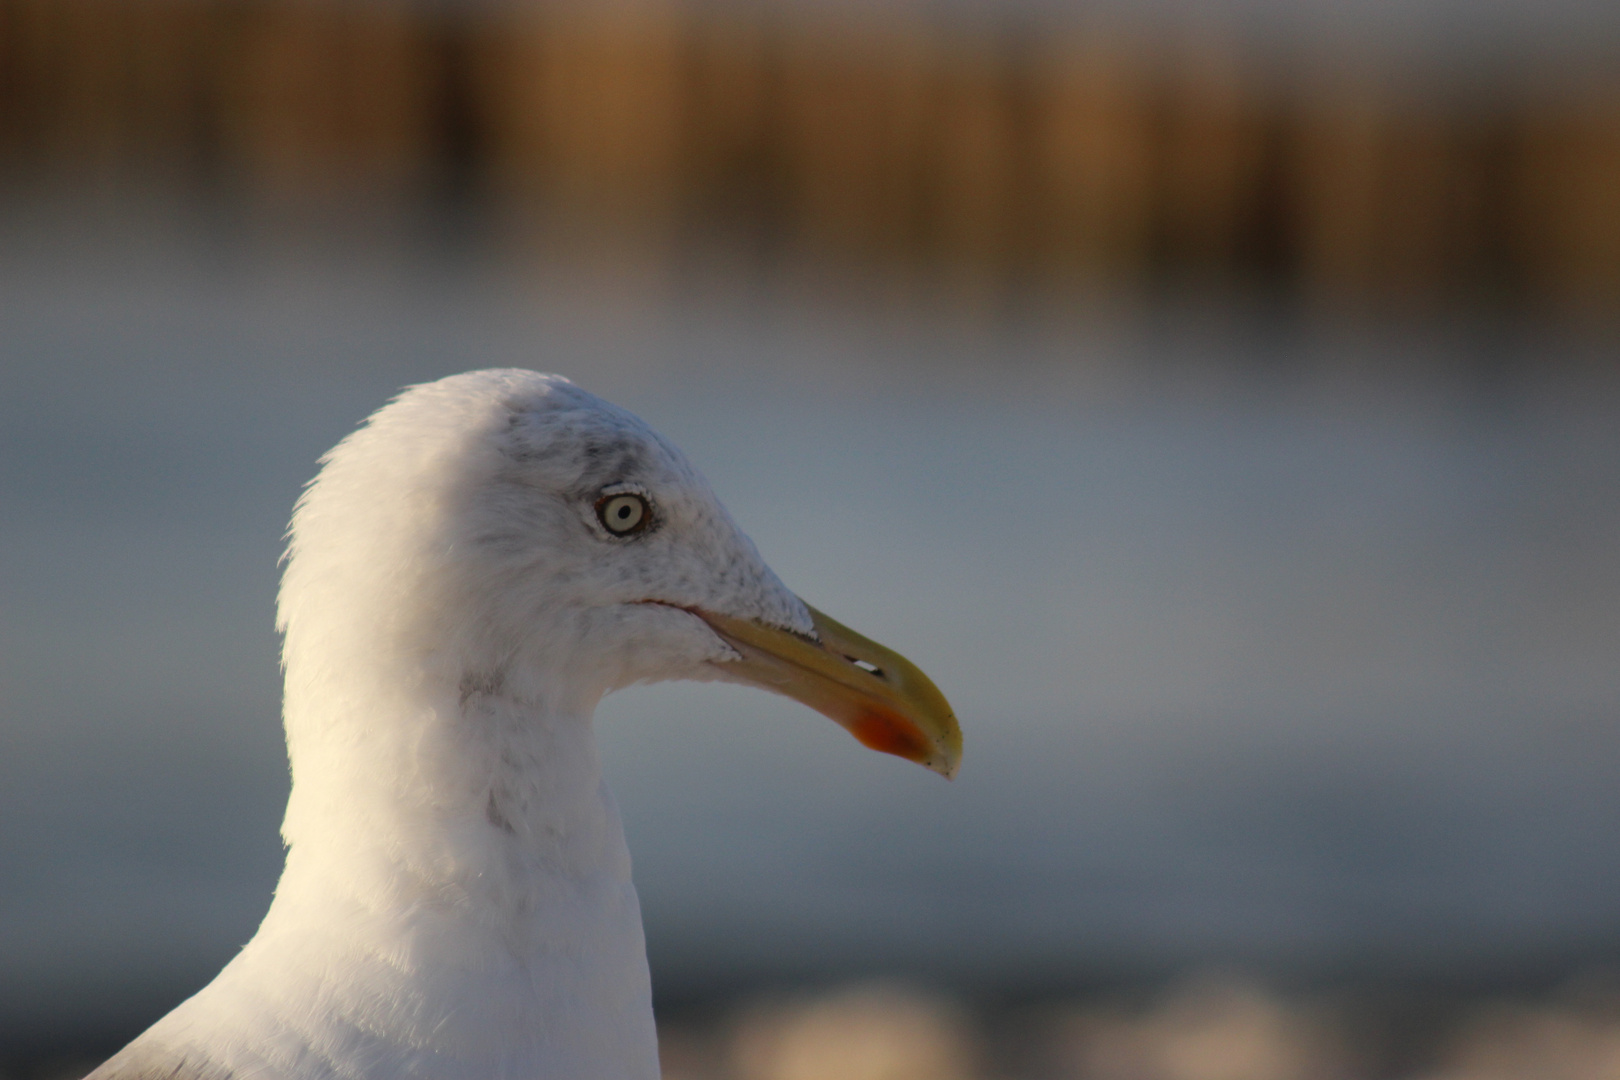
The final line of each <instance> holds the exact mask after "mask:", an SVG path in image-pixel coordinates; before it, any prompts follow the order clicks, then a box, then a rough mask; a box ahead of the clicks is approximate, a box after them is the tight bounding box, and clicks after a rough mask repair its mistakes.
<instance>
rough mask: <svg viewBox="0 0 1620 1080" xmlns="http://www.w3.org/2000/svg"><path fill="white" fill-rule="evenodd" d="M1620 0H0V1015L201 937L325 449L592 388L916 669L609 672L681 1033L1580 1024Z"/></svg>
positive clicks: (1316, 1045)
mask: <svg viewBox="0 0 1620 1080" xmlns="http://www.w3.org/2000/svg"><path fill="white" fill-rule="evenodd" d="M1617 360H1620V6H1617V5H1614V4H1612V3H1602V2H1597V0H1590V2H1589V0H1542V2H1540V3H1532V2H1530V0H1492V2H1488V3H1481V2H1477V0H1476V2H1464V0H1426V2H1416V0H1414V2H1406V3H1398V2H1395V0H1347V2H1341V3H1338V4H1322V3H1316V2H1314V0H1295V2H1288V0H1220V2H1214V0H1211V2H1207V3H1196V4H1195V3H1190V2H1186V0H1151V2H1140V3H1130V4H1127V3H1124V2H1123V0H1119V2H1111V0H1096V2H1092V3H1085V4H1080V3H1059V2H1057V0H1001V2H998V3H989V2H984V3H979V2H974V0H957V2H940V3H922V2H914V0H881V2H879V0H869V2H868V3H865V4H850V3H841V2H838V0H779V2H759V3H750V4H742V3H736V4H727V3H722V2H718V0H716V2H714V3H703V2H700V0H691V2H688V3H664V2H652V0H647V2H637V0H622V2H609V0H602V2H596V3H590V2H584V0H581V2H578V3H571V4H570V3H548V4H540V3H536V2H533V0H483V2H474V0H467V2H465V3H450V2H444V3H434V4H429V3H411V2H408V0H0V1077H3V1078H5V1080H61V1078H64V1077H68V1076H76V1075H81V1074H82V1073H83V1072H84V1071H86V1070H87V1068H88V1067H89V1065H91V1064H93V1063H94V1062H95V1061H98V1060H99V1058H100V1056H102V1055H105V1054H106V1053H109V1052H110V1051H112V1050H113V1049H116V1048H117V1047H118V1046H119V1045H121V1044H122V1042H123V1041H125V1040H127V1039H128V1038H130V1037H132V1036H133V1035H134V1034H136V1033H138V1032H139V1031H140V1030H141V1029H142V1028H143V1027H144V1026H146V1025H147V1024H149V1023H150V1022H151V1021H152V1020H154V1019H156V1018H157V1017H158V1016H160V1015H161V1014H162V1013H164V1012H166V1011H167V1010H168V1009H169V1008H170V1007H172V1006H173V1005H174V1004H175V1003H177V1002H178V1001H179V1000H181V999H183V998H184V997H186V996H187V995H189V994H190V993H192V992H193V991H195V990H196V989H197V988H199V987H200V986H202V985H203V984H204V983H206V982H207V980H208V979H209V978H211V977H212V975H213V974H214V972H216V971H217V970H218V968H219V967H220V966H221V965H222V964H223V963H224V962H225V961H226V960H227V959H229V957H230V956H231V955H233V953H234V951H235V950H236V949H237V948H239V947H240V945H241V944H242V943H243V942H244V941H246V940H247V938H248V937H249V936H251V934H252V933H253V930H254V928H255V927H256V925H257V922H258V920H259V918H260V917H261V916H262V915H263V913H264V911H265V909H266V907H267V906H268V903H269V898H270V892H271V889H272V888H273V886H274V883H275V880H276V877H277V874H278V871H279V868H280V862H281V847H280V841H279V838H278V836H277V831H276V830H277V826H278V823H279V817H280V811H281V809H282V805H283V802H284V800H285V796H286V788H287V781H286V765H285V757H284V753H283V749H282V745H281V731H280V724H279V718H278V708H279V677H278V670H277V658H276V649H277V640H276V637H275V635H274V633H273V630H272V625H271V623H272V606H273V598H274V590H275V583H276V573H277V569H276V560H277V557H278V555H279V553H280V546H281V534H282V530H283V528H284V526H285V522H286V519H287V516H288V514H289V511H290V508H291V505H292V502H293V500H294V499H295V498H296V496H297V493H298V491H299V487H300V485H301V484H302V483H303V482H304V481H305V480H307V479H308V478H309V477H310V475H312V473H313V471H314V468H315V464H314V463H315V460H316V458H317V457H318V456H319V455H320V453H321V452H322V451H324V450H325V449H326V448H328V447H329V446H331V445H332V444H333V443H334V442H336V441H337V440H338V439H339V438H341V437H342V436H343V435H344V434H345V433H346V432H347V431H349V430H351V429H352V427H353V426H354V425H355V424H356V423H357V422H358V421H359V420H360V419H362V418H363V417H364V416H365V415H366V414H367V413H369V412H370V411H372V410H373V409H375V408H376V407H377V406H379V405H380V404H381V403H382V402H384V401H385V400H387V398H388V397H389V396H390V395H391V394H393V393H394V392H396V391H397V390H398V389H399V388H400V387H401V386H404V385H407V384H410V383H413V382H419V381H422V380H427V379H432V378H436V377H439V376H442V375H445V374H449V373H452V372H455V371H461V370H465V369H469V368H475V367H485V366H495V365H517V366H525V367H534V368H539V369H542V370H553V371H558V372H561V373H563V374H566V375H568V376H570V377H571V378H573V379H575V381H577V382H579V383H581V384H583V385H584V386H585V387H587V388H588V389H591V390H593V391H595V392H598V393H600V394H602V395H604V396H606V397H609V398H610V399H612V400H614V401H616V402H618V403H620V404H622V405H625V406H627V407H629V408H631V409H633V410H635V411H636V412H638V413H639V414H641V415H642V416H643V417H644V418H645V419H646V420H648V421H649V422H650V423H651V424H652V425H653V426H654V427H655V428H657V429H658V430H660V431H661V432H663V433H664V434H666V435H668V436H669V437H671V438H672V439H673V440H674V441H675V442H676V443H677V444H678V445H680V446H682V447H683V448H684V449H685V450H686V451H687V452H688V454H689V455H691V456H692V457H693V458H694V460H695V461H696V462H697V463H698V465H699V466H700V467H701V468H702V469H703V470H704V471H705V472H706V473H707V474H708V475H709V477H710V479H711V480H712V481H713V482H714V484H715V486H716V488H717V489H718V490H719V492H720V493H721V495H722V497H723V498H724V499H725V500H726V502H727V504H728V505H729V506H730V508H731V509H732V511H733V512H734V514H735V515H736V516H737V518H738V519H739V520H740V522H741V523H742V525H743V527H744V528H745V529H746V530H747V531H748V532H749V533H750V534H751V535H752V536H753V537H754V539H755V540H756V541H757V542H758V544H759V546H760V548H761V550H762V552H763V553H764V554H765V556H766V558H767V559H768V560H769V561H770V562H771V563H772V565H773V566H774V567H775V569H776V570H777V571H778V572H779V573H780V574H781V576H782V577H783V578H784V580H786V581H787V582H788V583H789V584H790V585H791V586H792V587H794V588H795V589H796V590H797V591H799V592H800V593H801V594H802V595H804V596H806V597H807V598H808V599H810V600H811V601H812V602H813V603H815V604H816V605H817V606H819V607H821V608H823V609H824V610H827V611H829V612H831V613H833V614H834V615H835V616H836V617H838V618H840V619H841V620H844V621H847V622H848V623H850V624H851V625H853V626H856V627H858V628H860V629H861V630H862V631H863V632H866V633H869V634H871V635H872V636H873V637H875V638H877V639H878V640H881V641H884V642H885V643H888V644H892V645H894V646H895V647H897V648H899V649H900V650H901V651H903V652H905V653H906V654H907V655H908V656H910V657H912V658H913V659H914V660H916V661H918V663H919V664H920V665H921V666H922V667H923V668H924V669H925V670H927V671H929V672H930V673H931V674H933V675H934V676H935V677H936V679H937V681H938V682H939V683H940V685H941V687H942V688H943V689H944V690H945V692H946V693H947V694H948V695H949V696H950V698H951V699H952V701H953V703H954V704H955V705H956V706H957V709H958V713H959V715H960V716H961V717H962V720H963V726H964V729H965V732H966V739H967V753H966V758H965V764H964V768H963V771H962V774H961V776H960V778H959V779H958V780H957V781H956V782H955V783H953V784H945V783H943V782H941V781H940V780H939V779H938V778H937V777H934V776H932V775H930V774H927V773H925V772H924V771H923V770H920V769H916V768H915V767H910V766H906V765H904V763H901V762H898V761H896V760H893V759H888V758H883V757H880V756H878V755H874V754H870V753H867V752H865V751H863V750H861V749H860V748H859V747H858V746H857V745H855V744H854V743H853V742H852V741H851V740H849V738H848V737H847V736H846V735H844V734H843V733H842V732H841V731H839V730H838V729H837V728H836V727H835V726H834V725H832V724H829V723H827V722H825V721H823V720H822V719H820V718H819V717H817V716H815V715H813V714H810V713H809V712H807V711H805V710H803V709H802V708H799V707H796V706H794V705H792V704H791V703H788V702H785V701H782V700H779V699H775V698H772V697H769V696H767V695H762V694H758V693H749V692H747V691H744V690H740V689H735V688H727V687H718V686H709V685H704V686H686V685H671V686H657V687H650V688H638V689H636V690H632V691H627V692H624V693H622V694H619V695H615V696H614V697H612V698H609V699H608V701H607V702H605V703H604V706H603V708H602V711H601V713H600V714H599V717H600V734H601V738H602V740H603V742H604V752H605V755H606V758H607V763H608V768H609V773H610V779H611V782H612V783H613V785H614V787H615V790H616V792H617V795H618V797H619V801H620V803H621V805H622V809H623V812H624V815H625V819H626V827H627V830H628V832H629V834H630V843H631V847H632V851H633V852H634V855H635V858H636V874H637V880H638V883H639V887H640V890H641V896H642V903H643V908H644V912H645V916H646V921H647V931H648V940H649V949H650V952H651V958H652V964H653V970H654V980H655V988H656V994H657V999H658V1007H659V1012H660V1017H661V1023H662V1025H663V1044H664V1056H665V1066H666V1075H667V1077H668V1078H669V1080H831V1078H837V1080H992V1078H1000V1080H1011V1078H1019V1080H1315V1078H1342V1080H1351V1078H1364V1080H1373V1078H1390V1080H1396V1078H1399V1080H1510V1078H1511V1080H1518V1078H1537V1080H1544V1078H1545V1080H1613V1078H1616V1077H1620V784H1617V783H1616V774H1617V772H1620V554H1617V550H1620V543H1617V542H1620V364H1617V362H1616V361H1617Z"/></svg>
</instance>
